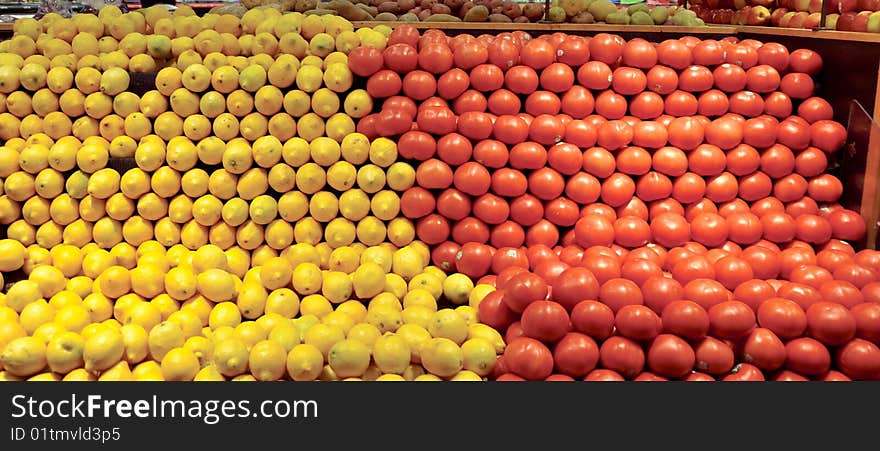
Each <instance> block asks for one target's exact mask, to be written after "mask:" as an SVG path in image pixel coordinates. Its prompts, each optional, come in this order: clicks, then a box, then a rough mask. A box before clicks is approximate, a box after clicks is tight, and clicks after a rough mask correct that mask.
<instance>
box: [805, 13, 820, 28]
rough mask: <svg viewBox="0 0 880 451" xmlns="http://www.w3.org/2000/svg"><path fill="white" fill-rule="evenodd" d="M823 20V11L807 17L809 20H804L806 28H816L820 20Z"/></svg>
mask: <svg viewBox="0 0 880 451" xmlns="http://www.w3.org/2000/svg"><path fill="white" fill-rule="evenodd" d="M821 21H822V13H812V14H810V15H809V16H808V17H807V20H805V21H804V28H810V29H812V28H816V27H818V26H819V22H821Z"/></svg>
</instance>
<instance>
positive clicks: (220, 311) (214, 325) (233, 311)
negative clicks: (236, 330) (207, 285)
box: [208, 302, 241, 330]
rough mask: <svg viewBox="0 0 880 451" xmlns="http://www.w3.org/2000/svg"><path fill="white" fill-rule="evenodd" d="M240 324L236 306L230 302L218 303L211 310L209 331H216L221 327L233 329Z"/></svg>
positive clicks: (239, 315)
mask: <svg viewBox="0 0 880 451" xmlns="http://www.w3.org/2000/svg"><path fill="white" fill-rule="evenodd" d="M240 323H241V312H240V311H239V310H238V306H237V305H235V304H234V303H232V302H220V303H217V304H216V305H214V308H213V309H211V315H210V317H209V319H208V324H209V325H210V327H211V329H214V330H216V329H218V328H220V327H223V326H229V327H235V326H238V325H239V324H240Z"/></svg>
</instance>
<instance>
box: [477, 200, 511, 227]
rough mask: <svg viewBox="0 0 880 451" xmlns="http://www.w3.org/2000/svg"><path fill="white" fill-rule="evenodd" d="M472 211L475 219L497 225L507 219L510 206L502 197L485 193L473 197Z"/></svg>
mask: <svg viewBox="0 0 880 451" xmlns="http://www.w3.org/2000/svg"><path fill="white" fill-rule="evenodd" d="M473 213H474V216H476V217H477V219H479V220H481V221H483V222H485V223H486V224H490V225H497V224H501V223H503V222H504V221H506V220H507V218H508V216H509V215H510V207H509V206H508V205H507V202H505V201H504V199H502V198H500V197H498V196H496V195H494V194H489V193H487V194H483V195H482V196H480V197H478V198H476V199H474V203H473Z"/></svg>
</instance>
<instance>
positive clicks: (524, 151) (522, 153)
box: [509, 141, 547, 169]
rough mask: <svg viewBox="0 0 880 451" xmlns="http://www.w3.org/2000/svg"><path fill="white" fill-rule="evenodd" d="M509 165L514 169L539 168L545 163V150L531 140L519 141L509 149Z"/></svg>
mask: <svg viewBox="0 0 880 451" xmlns="http://www.w3.org/2000/svg"><path fill="white" fill-rule="evenodd" d="M509 157H510V166H511V167H512V168H514V169H541V168H543V167H544V166H545V165H546V163H547V150H546V149H544V146H542V145H540V144H538V143H536V142H532V141H525V142H521V143H519V144H517V145H515V146H513V148H511V149H510V155H509Z"/></svg>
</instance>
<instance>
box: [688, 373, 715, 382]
mask: <svg viewBox="0 0 880 451" xmlns="http://www.w3.org/2000/svg"><path fill="white" fill-rule="evenodd" d="M682 380H685V381H688V382H714V381H715V378H714V377H712V376H710V375H708V374H705V373H698V372H696V371H692V372H691V373H690V374H688V375H687V377H685V378H684V379H682Z"/></svg>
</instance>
